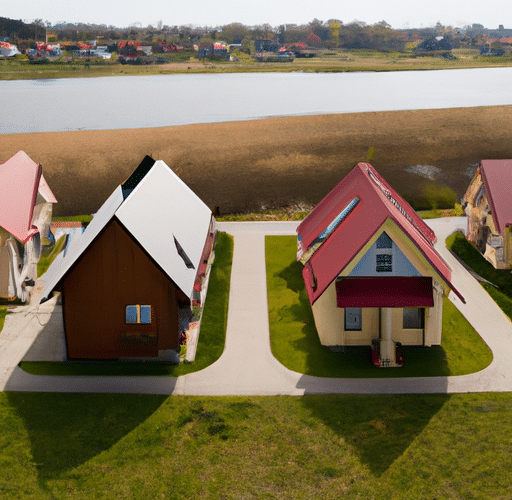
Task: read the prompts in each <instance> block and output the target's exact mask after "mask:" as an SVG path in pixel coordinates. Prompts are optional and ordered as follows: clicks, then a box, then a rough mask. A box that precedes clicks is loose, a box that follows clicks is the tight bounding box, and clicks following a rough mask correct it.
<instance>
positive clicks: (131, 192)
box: [42, 157, 215, 359]
mask: <svg viewBox="0 0 512 500" xmlns="http://www.w3.org/2000/svg"><path fill="white" fill-rule="evenodd" d="M214 224H215V220H214V218H213V217H212V214H211V211H210V210H209V209H208V207H207V206H206V205H205V204H204V203H203V202H202V201H201V200H200V199H199V198H198V197H197V196H196V195H195V194H194V193H193V192H192V191H191V190H190V188H188V186H186V185H185V184H184V183H183V181H181V179H179V177H177V176H176V175H175V174H174V173H173V172H172V170H171V169H170V168H169V167H168V166H167V165H166V164H165V163H164V162H163V161H158V162H155V161H154V160H153V159H151V158H149V157H146V159H145V160H144V161H143V162H142V163H141V165H139V167H138V168H137V169H136V170H135V172H134V173H133V174H132V175H131V176H130V178H129V179H128V180H127V181H126V182H125V183H124V184H122V185H121V186H119V187H118V188H117V189H116V190H115V191H114V193H112V195H111V196H110V198H109V199H108V200H107V201H106V202H105V203H104V204H103V206H102V207H101V208H100V210H99V211H98V213H97V214H96V215H95V216H94V218H93V220H92V222H91V223H90V224H89V226H88V228H87V229H86V231H85V232H84V233H83V234H82V236H81V237H80V238H78V239H77V240H76V241H75V242H74V243H73V245H72V246H71V247H70V248H69V249H67V250H66V254H65V255H63V257H62V258H61V259H59V261H57V262H55V263H54V265H52V267H51V268H50V270H49V271H48V272H47V275H46V276H45V277H46V280H47V288H46V290H45V292H44V293H43V299H42V301H44V300H46V299H47V298H48V297H49V295H50V294H51V293H52V291H54V290H60V291H61V292H62V305H63V316H64V318H63V319H64V330H65V338H66V347H67V357H68V359H113V358H125V357H158V356H159V353H160V352H162V351H166V350H169V349H176V348H177V347H178V345H179V336H180V327H179V316H180V309H182V310H183V309H185V310H186V309H189V308H190V305H191V303H192V300H195V301H197V300H200V293H198V283H200V282H201V276H198V274H201V273H207V272H208V269H207V268H206V266H205V265H204V264H205V261H210V260H211V259H210V255H211V254H212V252H211V251H212V247H213V244H214V238H213V237H212V236H213V235H214V233H215V228H214ZM206 247H208V248H206ZM199 292H200V287H199Z"/></svg>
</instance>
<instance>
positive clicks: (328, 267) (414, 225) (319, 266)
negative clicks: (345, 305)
mask: <svg viewBox="0 0 512 500" xmlns="http://www.w3.org/2000/svg"><path fill="white" fill-rule="evenodd" d="M356 198H358V199H359V201H358V202H357V203H356V204H355V206H353V208H352V209H351V210H350V211H349V213H348V214H347V215H346V216H345V218H344V219H343V220H342V222H341V223H340V224H339V225H338V226H337V227H336V228H335V229H334V231H333V232H332V233H331V234H330V236H329V237H328V238H327V239H325V240H324V243H323V244H322V245H321V246H320V247H319V248H318V249H317V250H316V252H315V253H313V255H312V257H311V258H310V259H309V260H308V261H307V263H306V264H305V267H304V270H303V277H304V282H305V285H306V290H307V293H308V297H309V301H310V303H311V304H313V303H314V302H315V301H316V300H317V299H318V297H320V296H321V295H322V293H323V292H324V291H325V290H326V288H327V287H328V286H329V285H330V284H331V283H332V282H333V280H334V279H335V278H336V277H337V276H338V275H339V274H340V273H341V272H342V271H343V269H344V268H345V267H346V266H347V265H348V264H349V263H350V262H351V261H352V260H353V259H354V257H355V256H356V255H357V253H358V252H359V251H360V250H361V249H362V248H363V246H364V245H365V244H366V243H367V242H368V240H369V239H370V238H371V237H372V236H373V235H374V234H375V232H376V231H377V230H378V229H379V228H380V227H381V226H382V224H383V223H384V222H385V221H386V219H388V218H390V219H392V220H393V221H394V222H395V223H396V224H397V225H398V226H399V227H400V228H401V229H402V231H403V232H404V233H405V234H406V235H407V236H409V238H410V239H411V240H412V241H413V243H414V244H415V245H416V246H417V248H418V249H419V251H420V252H421V253H422V254H423V255H424V257H425V258H426V259H427V260H428V261H429V262H430V264H431V265H432V266H433V267H434V268H435V269H436V271H437V272H438V273H439V275H440V276H441V277H442V278H443V279H444V280H445V282H446V284H447V285H448V286H450V287H451V288H452V289H453V286H452V285H451V284H450V279H451V272H450V269H449V268H448V266H447V264H446V263H445V262H444V260H443V259H442V258H441V256H440V255H439V254H438V253H437V251H436V250H434V248H433V244H434V243H435V241H436V236H435V233H434V231H432V229H430V228H429V227H428V226H427V225H426V224H425V222H424V221H423V220H422V219H421V217H419V215H418V214H416V212H415V211H414V210H413V208H412V207H411V206H410V205H409V204H408V203H407V202H406V201H405V200H404V199H403V198H402V197H401V196H400V195H399V194H398V193H397V192H396V191H395V190H394V189H393V188H392V187H391V186H390V185H389V184H388V183H387V182H386V181H385V180H384V179H383V178H382V177H381V176H380V175H379V174H378V173H377V171H376V170H375V169H374V168H373V167H372V166H371V165H370V164H369V163H359V164H357V165H356V166H355V167H354V168H353V169H352V170H351V171H350V172H349V173H348V174H347V176H346V177H345V178H344V179H343V180H342V181H341V182H340V183H339V184H338V185H337V186H336V187H335V188H334V189H333V190H332V191H331V192H330V193H329V194H328V195H327V196H326V197H325V198H324V199H323V200H322V201H321V202H320V203H319V204H318V205H317V206H316V207H315V208H314V210H313V211H312V212H311V213H310V214H309V215H308V216H307V217H306V219H304V221H302V223H301V224H300V225H299V227H298V228H297V233H298V235H299V240H300V241H301V246H302V249H303V250H306V249H307V248H309V247H310V245H312V244H313V243H314V242H315V240H316V238H318V236H319V235H320V234H322V232H323V231H324V230H325V229H326V228H327V227H328V226H329V224H330V223H331V222H332V221H333V220H334V219H335V218H336V216H338V214H340V212H341V211H342V210H343V209H344V208H346V207H347V206H349V204H350V203H351V201H353V200H354V199H356ZM454 291H455V292H456V290H454ZM456 293H457V294H458V292H456ZM461 298H462V297H461Z"/></svg>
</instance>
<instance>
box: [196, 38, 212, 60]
mask: <svg viewBox="0 0 512 500" xmlns="http://www.w3.org/2000/svg"><path fill="white" fill-rule="evenodd" d="M212 56H213V43H211V42H201V43H200V44H199V45H198V47H197V57H199V58H204V57H212Z"/></svg>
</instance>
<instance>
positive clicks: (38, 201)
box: [0, 151, 57, 302]
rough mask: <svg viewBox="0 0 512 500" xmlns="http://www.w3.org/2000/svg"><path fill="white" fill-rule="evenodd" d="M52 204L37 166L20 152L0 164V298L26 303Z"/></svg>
mask: <svg viewBox="0 0 512 500" xmlns="http://www.w3.org/2000/svg"><path fill="white" fill-rule="evenodd" d="M53 203H57V200H56V198H55V196H54V195H53V193H52V191H51V189H50V187H49V186H48V184H47V182H46V180H45V178H44V176H43V169H42V167H41V165H38V164H37V163H35V162H34V161H33V160H32V159H31V158H30V157H29V156H28V155H27V154H26V153H25V152H24V151H19V152H18V153H16V154H15V155H14V156H13V157H12V158H10V159H9V160H7V161H6V162H5V163H2V164H0V297H9V298H15V297H18V298H19V299H21V300H22V301H23V302H25V301H27V300H28V299H29V296H30V291H31V289H32V287H33V286H34V284H35V281H36V279H37V262H38V260H39V258H40V256H41V248H42V245H43V244H44V243H46V244H49V243H50V242H49V240H48V236H49V235H50V232H49V231H50V224H51V220H52V204H53Z"/></svg>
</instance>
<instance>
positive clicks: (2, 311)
mask: <svg viewBox="0 0 512 500" xmlns="http://www.w3.org/2000/svg"><path fill="white" fill-rule="evenodd" d="M6 315H7V307H5V306H0V332H1V331H2V328H3V327H4V322H5V316H6Z"/></svg>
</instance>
